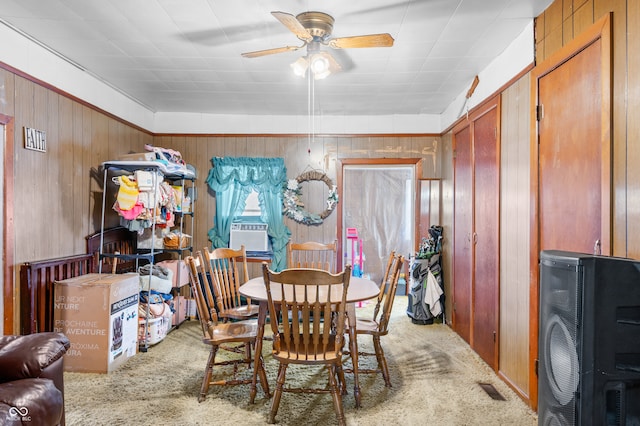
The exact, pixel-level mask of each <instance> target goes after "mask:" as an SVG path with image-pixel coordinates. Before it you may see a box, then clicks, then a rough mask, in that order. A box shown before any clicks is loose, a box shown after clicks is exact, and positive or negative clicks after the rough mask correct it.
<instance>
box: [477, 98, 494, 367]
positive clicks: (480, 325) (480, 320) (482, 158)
mask: <svg viewBox="0 0 640 426" xmlns="http://www.w3.org/2000/svg"><path fill="white" fill-rule="evenodd" d="M497 117H498V104H497V103H496V104H494V105H493V106H492V107H490V108H489V109H488V110H486V111H485V112H484V113H483V114H482V115H481V116H479V117H478V118H477V119H474V120H473V154H474V155H473V158H474V187H473V188H474V189H473V192H474V196H473V199H474V203H473V205H474V209H473V210H474V212H473V216H474V234H473V242H474V270H473V277H474V280H473V296H472V300H473V309H472V311H473V314H472V315H473V326H472V339H471V341H472V345H471V346H472V347H473V349H474V350H475V351H476V352H477V353H478V355H480V357H481V358H482V359H483V360H485V362H486V363H487V364H489V365H490V366H492V367H493V368H494V369H497V367H498V359H497V354H498V352H497V347H498V307H499V297H500V294H499V285H498V282H499V263H498V257H499V251H498V248H499V240H498V238H499V235H500V234H499V229H498V228H499V224H500V221H499V219H500V217H499V214H500V213H499V203H498V199H499V193H500V181H499V179H498V176H499V175H498V170H499V161H498V160H499V158H498V153H499V152H500V151H499V146H498V127H497V126H498V121H497Z"/></svg>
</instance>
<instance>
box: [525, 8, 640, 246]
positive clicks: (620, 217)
mask: <svg viewBox="0 0 640 426" xmlns="http://www.w3.org/2000/svg"><path fill="white" fill-rule="evenodd" d="M561 2H562V0H556V1H554V3H553V4H552V5H551V6H549V8H547V10H545V11H544V12H543V13H542V14H541V15H540V16H539V17H538V18H536V21H537V23H536V33H535V35H536V46H543V47H544V54H541V52H539V51H538V52H536V59H537V60H540V58H541V57H545V58H546V57H548V56H550V55H551V54H553V53H554V52H555V51H557V50H558V49H559V48H560V47H561V46H558V45H557V42H556V41H555V40H554V39H552V38H553V36H552V28H549V26H550V25H551V26H552V25H553V24H549V22H550V21H553V22H554V23H555V22H556V21H557V15H558V7H559V4H558V3H561ZM568 3H572V7H571V8H569V7H568V6H569V5H568ZM637 3H638V2H637V1H632V0H573V2H571V1H570V0H564V3H562V4H563V27H564V28H563V34H565V36H566V35H567V34H569V33H570V31H569V30H568V28H566V26H567V25H569V23H571V25H572V26H573V31H572V33H573V37H575V36H577V35H579V34H581V33H583V32H584V31H585V30H586V29H587V28H588V27H589V26H591V25H592V24H593V23H594V22H595V21H597V20H598V19H600V18H601V17H602V16H603V15H605V14H608V13H611V14H612V31H613V34H612V45H613V49H612V52H613V64H612V65H613V66H612V70H613V79H612V80H613V86H612V91H613V92H612V93H613V96H612V111H613V114H612V140H613V147H612V149H613V167H612V174H613V176H612V179H613V188H612V189H613V224H612V225H613V234H612V248H613V253H614V255H617V256H627V257H634V258H640V241H636V240H640V237H637V235H638V231H640V229H638V228H640V225H636V224H637V223H639V221H638V217H637V213H636V212H637V211H638V206H637V205H638V204H640V202H638V201H637V200H636V199H635V198H633V197H630V196H629V195H630V192H629V191H630V189H631V188H634V187H635V186H636V185H637V183H638V180H640V177H638V172H637V171H636V170H638V167H636V166H635V165H637V164H638V160H640V153H637V152H636V151H637V150H638V148H636V147H637V145H638V144H637V143H634V142H635V141H637V136H638V135H637V133H638V129H637V125H636V124H635V120H631V119H630V117H635V116H637V114H638V113H639V112H640V111H638V105H637V103H638V101H637V99H638V87H639V85H640V79H639V78H638V71H639V69H638V63H639V62H640V59H639V56H640V50H639V49H638V48H639V47H640V35H638V34H636V33H632V32H629V28H636V27H637V25H639V24H640V17H638V13H639V12H638V4H637ZM570 12H572V15H571V17H569V16H567V13H570ZM539 26H544V31H539V30H538V27H539ZM569 41H570V39H569V38H568V37H565V39H564V40H563V44H566V43H568V42H569Z"/></svg>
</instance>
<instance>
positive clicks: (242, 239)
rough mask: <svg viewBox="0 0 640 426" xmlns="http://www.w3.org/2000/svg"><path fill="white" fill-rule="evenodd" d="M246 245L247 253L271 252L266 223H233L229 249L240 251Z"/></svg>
mask: <svg viewBox="0 0 640 426" xmlns="http://www.w3.org/2000/svg"><path fill="white" fill-rule="evenodd" d="M242 245H244V248H245V250H246V251H247V252H253V251H264V252H266V251H269V236H268V235H267V224H266V223H232V224H231V235H230V238H229V248H232V249H234V250H239V249H240V246H242Z"/></svg>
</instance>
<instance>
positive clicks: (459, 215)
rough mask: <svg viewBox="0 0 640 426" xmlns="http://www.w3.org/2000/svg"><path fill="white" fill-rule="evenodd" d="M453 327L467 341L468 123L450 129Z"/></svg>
mask: <svg viewBox="0 0 640 426" xmlns="http://www.w3.org/2000/svg"><path fill="white" fill-rule="evenodd" d="M453 144H454V150H455V153H454V156H455V157H454V172H453V173H454V186H455V190H454V207H453V208H454V212H453V216H454V218H453V222H454V226H453V234H454V235H453V315H452V322H453V329H454V330H455V332H456V333H458V334H459V335H460V337H462V338H463V339H464V340H465V341H467V342H468V343H471V288H472V280H473V277H472V270H473V248H472V244H471V236H472V233H473V204H472V200H473V157H472V146H471V131H470V126H469V125H467V126H466V127H463V128H461V129H460V130H458V131H455V130H454V133H453Z"/></svg>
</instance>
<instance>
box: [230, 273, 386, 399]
mask: <svg viewBox="0 0 640 426" xmlns="http://www.w3.org/2000/svg"><path fill="white" fill-rule="evenodd" d="M275 288H277V286H274V287H272V290H273V289H275ZM239 291H240V294H242V295H243V296H245V297H247V298H250V299H251V300H255V301H257V302H259V307H260V308H259V313H258V336H257V338H256V348H255V353H256V356H255V363H254V364H257V363H264V360H263V359H262V355H261V354H262V339H263V337H264V326H265V323H266V320H267V313H268V311H269V307H268V306H267V288H266V287H265V285H264V278H263V277H256V278H252V279H250V280H249V281H247V282H246V283H245V284H243V285H241V286H240V290H239ZM379 293H380V288H379V287H378V285H377V284H376V283H375V282H374V281H372V280H370V279H367V278H361V277H351V278H350V279H349V288H348V289H347V302H348V303H347V307H346V315H347V328H348V332H349V351H350V352H351V361H352V364H353V382H354V385H353V395H354V398H355V401H356V408H359V407H360V381H359V378H358V339H357V338H356V316H355V314H356V312H355V303H356V302H362V301H364V300H369V299H373V298H374V297H377V296H378V294H379ZM341 297H342V295H337V296H336V298H337V300H336V302H339V301H340V298H341ZM258 371H259V369H258V365H254V368H253V381H252V383H251V393H250V398H249V400H250V402H251V403H253V402H254V400H255V397H256V393H257V391H258V388H257V383H258Z"/></svg>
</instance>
